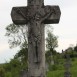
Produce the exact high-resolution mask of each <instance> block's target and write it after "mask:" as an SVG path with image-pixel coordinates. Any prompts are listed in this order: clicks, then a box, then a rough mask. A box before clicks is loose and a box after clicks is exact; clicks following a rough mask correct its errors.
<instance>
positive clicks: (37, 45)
mask: <svg viewBox="0 0 77 77" xmlns="http://www.w3.org/2000/svg"><path fill="white" fill-rule="evenodd" d="M27 4H28V6H27V7H13V8H12V12H11V16H12V20H13V22H14V23H15V24H16V25H24V24H27V25H28V73H29V77H45V37H44V36H45V35H44V27H45V26H44V24H53V23H58V22H59V19H60V14H61V12H60V9H59V6H44V0H28V1H27Z"/></svg>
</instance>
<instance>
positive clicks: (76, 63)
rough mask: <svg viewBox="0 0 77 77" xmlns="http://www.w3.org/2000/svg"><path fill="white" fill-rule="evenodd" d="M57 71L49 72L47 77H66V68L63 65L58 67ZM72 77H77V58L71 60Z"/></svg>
mask: <svg viewBox="0 0 77 77" xmlns="http://www.w3.org/2000/svg"><path fill="white" fill-rule="evenodd" d="M57 67H58V68H57V70H52V71H49V72H47V76H46V77H64V71H65V70H64V66H63V64H59V65H57ZM70 72H71V77H77V58H74V59H73V60H71V67H70Z"/></svg>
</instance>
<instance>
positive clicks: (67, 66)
mask: <svg viewBox="0 0 77 77" xmlns="http://www.w3.org/2000/svg"><path fill="white" fill-rule="evenodd" d="M65 57H66V63H65V72H64V77H71V73H70V66H71V62H70V55H69V54H68V53H67V54H66V56H65Z"/></svg>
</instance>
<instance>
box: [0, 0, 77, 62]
mask: <svg viewBox="0 0 77 77" xmlns="http://www.w3.org/2000/svg"><path fill="white" fill-rule="evenodd" d="M44 4H45V5H59V6H60V9H61V18H60V22H59V24H51V26H52V27H53V28H54V30H53V33H54V34H55V35H57V36H58V45H59V46H58V48H57V49H56V50H57V51H58V52H61V50H62V49H63V50H65V49H66V48H68V47H69V46H70V45H71V44H73V45H74V46H75V45H76V43H77V21H76V20H77V0H44ZM15 6H27V0H0V63H4V62H8V61H10V59H12V58H13V57H14V55H15V54H16V53H17V51H18V50H19V48H14V49H10V48H9V44H8V38H7V37H6V36H5V33H6V30H5V28H6V26H8V25H9V24H11V23H12V20H11V16H10V13H11V9H12V7H15Z"/></svg>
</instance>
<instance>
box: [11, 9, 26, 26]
mask: <svg viewBox="0 0 77 77" xmlns="http://www.w3.org/2000/svg"><path fill="white" fill-rule="evenodd" d="M26 15H27V7H13V8H12V11H11V17H12V21H13V23H15V24H16V25H23V24H27V18H26V17H27V16H26Z"/></svg>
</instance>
